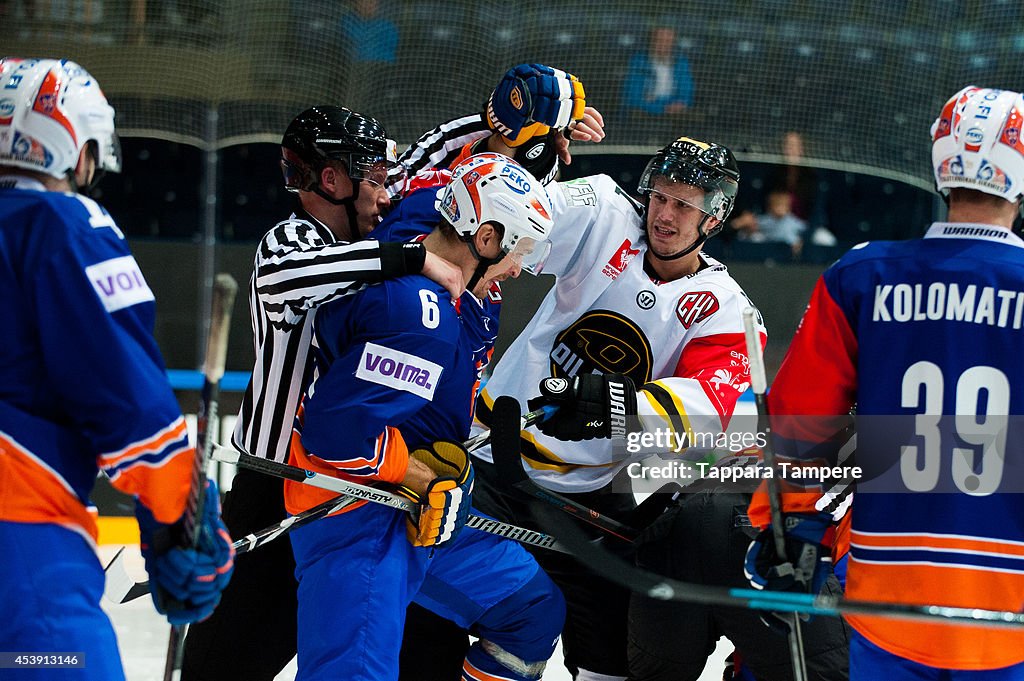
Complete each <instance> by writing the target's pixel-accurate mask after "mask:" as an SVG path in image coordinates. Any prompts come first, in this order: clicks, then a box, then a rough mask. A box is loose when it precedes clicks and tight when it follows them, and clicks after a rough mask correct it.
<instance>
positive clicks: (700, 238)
mask: <svg viewBox="0 0 1024 681" xmlns="http://www.w3.org/2000/svg"><path fill="white" fill-rule="evenodd" d="M710 219H711V216H710V215H708V214H707V213H705V214H704V219H703V220H701V221H700V224H699V225H697V238H696V239H695V240H694V242H693V243H692V244H690V245H689V246H688V247H686V248H685V249H683V250H681V251H679V252H678V253H673V254H672V255H660V254H658V253H655V252H654V249H653V248H649V249H647V252H648V253H650V254H651V255H653V256H654V257H655V258H657V259H658V260H678V259H679V258H682V257H683V256H684V255H689V254H690V253H693V252H694V251H695V250H697V249H698V248H700V247H701V246H703V245H704V242H705V241H707V240H708V236H709V235H708V234H707V232H705V231H704V225H705V224H706V223H707V221H708V220H710ZM647 240H648V241H650V237H649V236H648V237H647Z"/></svg>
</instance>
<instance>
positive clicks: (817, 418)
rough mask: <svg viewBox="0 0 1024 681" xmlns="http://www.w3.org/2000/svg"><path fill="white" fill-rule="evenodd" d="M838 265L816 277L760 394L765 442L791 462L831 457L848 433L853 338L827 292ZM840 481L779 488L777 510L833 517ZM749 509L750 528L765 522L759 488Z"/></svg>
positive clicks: (841, 504)
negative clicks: (768, 430)
mask: <svg viewBox="0 0 1024 681" xmlns="http://www.w3.org/2000/svg"><path fill="white" fill-rule="evenodd" d="M840 263H842V261H840ZM838 265H839V263H837V264H836V265H833V266H832V268H830V269H829V270H828V271H826V272H825V274H823V275H822V276H821V277H820V278H819V279H818V282H817V284H816V285H815V287H814V291H813V293H812V294H811V300H810V303H809V304H808V305H807V309H806V311H805V312H804V316H803V319H802V320H801V322H800V325H799V326H798V327H797V331H796V334H795V335H794V337H793V342H792V343H791V344H790V346H789V350H788V351H787V352H786V356H785V358H784V359H783V361H782V366H781V367H780V368H779V372H778V374H776V376H775V381H774V382H773V383H772V387H771V390H770V391H769V393H768V408H769V411H770V413H771V415H772V416H771V420H772V434H773V438H772V446H773V447H775V452H776V455H777V456H780V457H785V458H789V459H791V460H795V461H798V460H803V459H806V458H808V457H815V458H817V457H821V456H825V457H827V458H829V459H831V457H832V456H833V455H834V454H837V453H841V452H842V449H841V447H842V446H843V445H844V444H846V442H847V439H848V437H847V428H848V426H849V425H850V416H849V414H850V411H851V409H852V408H853V406H854V402H855V400H856V386H857V367H856V362H857V339H856V337H855V336H854V333H853V329H852V328H851V326H850V322H849V319H848V317H847V316H846V313H845V312H844V311H843V308H842V306H841V304H840V302H839V301H838V300H837V298H836V297H835V296H834V295H833V293H832V290H834V289H835V288H836V286H837V282H838V277H839V276H840V269H839V267H838ZM829 463H831V461H829ZM841 484H842V485H843V488H842V489H840V490H837V491H835V492H834V493H833V492H830V491H829V490H810V491H804V490H801V489H796V488H793V487H792V486H787V487H786V488H785V490H784V491H786V494H784V495H783V505H784V508H785V510H786V511H787V512H790V513H821V512H825V513H829V514H831V515H833V517H834V518H835V519H839V518H841V517H843V515H844V514H845V512H846V508H847V506H848V505H849V496H850V494H851V491H850V489H849V488H850V487H851V486H850V485H847V484H845V483H841ZM830 494H831V496H829V495H830ZM833 497H834V498H833ZM750 515H751V522H752V523H754V525H755V526H760V527H763V526H766V525H768V523H769V522H770V518H769V509H768V498H767V496H766V495H765V494H764V492H763V490H761V491H759V492H758V493H757V494H756V495H755V496H754V499H753V501H752V502H751V507H750Z"/></svg>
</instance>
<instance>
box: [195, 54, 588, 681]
mask: <svg viewBox="0 0 1024 681" xmlns="http://www.w3.org/2000/svg"><path fill="white" fill-rule="evenodd" d="M545 68H546V67H545ZM511 73H512V72H511V71H510V74H511ZM510 74H506V77H505V78H503V79H502V82H503V83H507V85H506V89H511V88H512V87H514V86H518V87H521V88H522V90H521V91H520V94H521V95H522V98H521V99H519V100H518V101H520V102H521V103H524V105H522V106H520V107H519V108H518V109H516V108H514V107H511V106H501V105H500V104H499V105H498V106H497V107H494V106H492V107H491V112H492V117H489V118H486V120H485V117H482V116H470V117H465V118H463V119H459V122H458V123H457V124H454V125H451V126H448V127H447V128H446V130H445V131H444V132H441V133H438V134H437V135H436V136H433V137H431V139H429V140H421V141H423V142H424V144H427V145H429V152H428V153H421V150H420V148H419V147H416V148H414V149H412V150H411V151H412V152H415V156H412V154H409V153H407V154H405V155H403V157H402V163H401V164H399V165H396V164H394V163H393V162H392V160H393V159H390V158H388V151H389V142H388V140H387V137H386V134H385V132H384V130H383V128H382V127H381V126H380V124H379V123H378V122H377V121H375V120H374V119H372V118H369V117H366V116H362V115H360V114H357V113H354V112H350V111H348V110H346V109H342V108H341V107H335V106H321V107H314V108H312V109H310V110H307V111H306V112H303V113H302V114H300V115H299V116H298V117H297V118H296V119H295V120H294V121H293V122H292V123H291V125H290V126H289V128H288V130H287V131H286V133H285V136H284V139H283V141H282V154H283V156H284V158H282V168H283V170H284V174H285V184H286V186H287V187H288V188H289V189H290V190H291V191H293V192H294V193H295V194H296V195H297V198H298V202H299V207H298V209H297V210H296V213H295V214H294V215H293V216H292V217H291V218H289V219H288V220H285V221H283V222H281V223H279V224H278V225H277V226H276V227H275V228H274V229H273V230H271V231H270V232H268V233H267V235H266V236H265V237H264V239H263V241H262V242H261V244H260V246H259V248H258V249H257V254H256V261H255V263H254V276H253V279H252V282H251V290H250V306H251V308H252V321H253V334H254V337H255V342H256V357H257V364H256V367H255V368H254V371H253V377H252V379H251V381H250V385H249V386H248V388H247V390H246V394H245V398H244V400H243V403H242V406H241V409H240V412H239V419H238V424H237V426H236V429H235V433H234V435H233V438H232V442H233V444H234V446H235V447H236V448H237V449H239V451H242V452H245V453H248V454H251V455H254V456H266V457H270V458H274V459H276V460H278V461H283V460H285V459H286V458H287V452H288V438H289V436H290V433H291V427H292V421H293V420H294V415H295V411H296V409H297V407H298V403H299V399H300V398H301V396H302V393H303V391H304V389H305V386H306V385H307V384H308V382H309V380H310V378H311V376H312V368H311V365H310V364H311V360H310V359H309V343H310V337H311V331H310V329H311V323H312V313H313V312H314V310H315V307H316V306H317V305H319V304H321V303H323V302H326V301H329V300H333V299H334V298H336V297H340V296H343V295H346V294H349V293H352V292H354V291H356V290H359V288H361V286H362V285H363V284H364V283H365V282H367V281H378V280H380V279H382V278H389V277H394V276H398V275H401V274H404V273H406V272H409V273H414V272H416V271H417V269H416V268H417V267H418V266H419V263H421V262H422V263H423V274H425V275H426V276H428V277H429V278H431V279H433V280H435V281H438V282H444V283H445V286H446V289H447V290H449V291H450V292H451V293H454V294H457V293H459V291H460V290H461V288H460V287H462V286H464V285H465V282H464V281H462V280H461V275H459V276H458V278H453V277H452V276H451V270H452V268H451V266H450V265H449V266H447V267H445V263H444V261H443V260H441V259H440V258H438V257H437V256H435V255H433V254H431V253H426V252H425V251H424V250H423V248H422V246H420V245H418V244H405V245H401V244H397V243H385V242H381V241H380V240H379V239H378V240H376V241H365V242H362V243H354V242H353V243H349V241H350V240H358V239H360V238H362V237H364V236H366V234H367V232H368V231H369V230H370V229H372V228H373V227H375V226H376V224H377V221H378V219H379V216H380V214H381V213H382V212H384V210H385V209H386V207H387V205H388V200H387V199H388V195H387V193H386V192H384V191H383V190H382V188H381V185H382V184H383V182H384V180H383V179H382V176H383V174H385V173H386V175H387V183H388V187H389V189H390V190H392V191H395V192H401V191H403V190H404V189H405V187H406V182H405V176H406V168H408V169H409V172H415V171H416V170H419V169H421V168H423V167H424V166H425V164H428V163H434V162H437V160H438V159H439V158H443V157H448V160H449V161H452V160H453V159H455V157H456V156H457V155H458V153H459V151H460V150H461V149H462V146H463V145H464V144H466V143H467V142H468V141H472V140H478V139H486V138H488V136H490V135H491V128H492V127H493V126H496V125H501V126H503V127H506V128H508V129H520V128H522V127H524V126H527V125H532V126H535V127H534V128H533V131H534V132H538V133H540V132H543V133H546V132H547V128H546V127H544V126H556V127H557V126H558V124H559V123H560V121H561V120H562V119H563V118H567V119H568V120H576V119H578V118H580V117H581V116H583V118H584V119H585V121H586V125H584V126H582V127H581V128H580V130H579V132H577V133H574V134H575V135H576V136H577V137H579V138H581V139H584V138H589V137H590V136H592V135H593V136H596V135H599V134H601V130H600V123H599V122H598V121H599V118H600V114H598V113H597V112H596V111H593V110H589V109H587V110H585V109H584V100H583V91H582V87H581V86H580V87H577V86H575V85H573V83H578V81H576V80H575V78H574V77H572V76H571V75H569V74H566V73H564V72H561V71H555V70H553V69H547V70H545V71H543V72H539V71H538V72H537V73H535V74H533V77H529V78H521V77H518V76H516V77H515V79H513V77H512V76H511V75H510ZM509 99H512V98H511V97H509ZM584 110H585V113H583V114H581V111H584ZM487 121H491V122H490V124H488V122H487ZM561 125H562V126H564V125H565V123H564V122H562V123H561ZM537 126H541V127H537ZM560 131H561V128H559V132H560ZM546 139H547V141H548V145H549V147H550V148H553V147H555V146H556V145H557V146H558V147H559V148H561V142H559V141H558V140H559V139H562V138H561V137H560V136H559V138H557V139H556V138H555V137H554V136H553V135H548V136H547V137H546ZM533 145H534V146H530V147H529V149H534V148H535V145H536V143H533ZM562 153H563V154H567V152H566V151H563V152H562ZM551 156H553V154H551V153H545V154H542V155H541V156H540V158H550V157H551ZM551 165H552V166H554V162H553V160H552V163H551ZM432 207H433V206H432V202H431V208H432ZM434 215H435V216H436V213H435V214H434ZM431 226H433V223H431V225H430V226H428V227H427V228H426V231H429V227H431ZM375 238H376V237H375ZM407 238H408V234H407V233H401V234H400V235H399V236H397V237H394V238H389V239H388V241H391V240H394V241H399V240H401V241H405V240H406V239H407ZM495 333H496V327H495ZM281 498H282V497H281V483H280V482H279V481H275V480H273V479H272V478H267V477H265V476H261V475H259V474H256V473H248V472H245V471H239V472H238V473H237V474H236V475H235V479H234V482H233V485H232V489H231V491H230V492H228V494H227V497H226V499H225V520H226V522H227V524H228V526H229V527H230V528H231V530H232V533H233V534H234V536H242V535H244V534H247V533H249V532H252V531H255V530H258V529H261V528H263V527H266V526H268V525H271V524H273V523H275V522H278V521H280V520H282V519H283V518H284V516H285V511H284V507H283V502H282V501H281ZM257 555H258V558H254V559H245V560H243V561H240V565H241V567H240V568H239V569H238V572H237V573H236V575H235V578H234V581H233V586H232V587H231V588H230V589H229V590H228V591H227V592H226V594H225V599H224V602H223V603H222V604H221V607H220V608H218V610H217V613H216V614H215V616H214V617H212V618H210V619H209V620H208V621H206V622H204V623H202V624H201V625H199V626H195V627H192V628H191V630H190V632H189V637H188V639H187V640H186V645H185V658H184V664H183V670H182V678H183V681H205V680H207V679H209V680H210V681H213V680H216V679H222V678H225V677H227V676H229V675H231V674H242V675H245V676H246V678H248V679H253V680H256V681H258V680H259V679H265V680H266V681H270V680H271V679H273V678H274V677H275V676H276V675H277V674H278V672H279V671H280V670H281V669H282V668H283V667H284V666H285V665H286V664H287V663H288V661H289V660H291V658H292V657H294V656H295V610H296V600H295V589H296V582H295V580H294V577H293V575H294V572H295V563H294V559H293V557H292V552H291V549H290V547H289V546H288V545H287V543H284V542H281V543H278V542H274V543H270V544H268V545H267V546H265V547H262V548H261V549H260V551H259V553H258V554H257ZM254 609H258V610H259V612H260V613H261V615H260V616H258V617H257V616H254ZM461 658H462V656H461V655H459V656H458V659H459V660H461Z"/></svg>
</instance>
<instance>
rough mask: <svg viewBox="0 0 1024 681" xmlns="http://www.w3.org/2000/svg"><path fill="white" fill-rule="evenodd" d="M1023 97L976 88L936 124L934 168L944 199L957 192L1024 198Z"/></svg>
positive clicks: (948, 107) (959, 97)
mask: <svg viewBox="0 0 1024 681" xmlns="http://www.w3.org/2000/svg"><path fill="white" fill-rule="evenodd" d="M1022 126H1024V97H1021V95H1020V93H1019V92H1013V91H1010V90H993V89H990V88H979V87H975V86H973V85H972V86H968V87H965V88H964V89H963V90H961V91H960V92H958V93H956V94H955V95H954V96H953V97H952V98H950V100H949V101H947V102H946V104H945V106H943V107H942V113H940V114H939V117H938V118H937V119H936V120H935V123H933V124H932V131H931V132H932V168H933V169H934V171H935V185H936V187H937V188H938V190H939V191H940V192H942V194H943V195H947V194H948V193H949V190H950V189H951V188H953V187H963V188H965V189H973V190H975V191H979V192H984V193H986V194H992V195H994V196H998V197H1000V198H1003V199H1006V200H1007V201H1009V202H1011V203H1014V202H1016V201H1017V199H1018V198H1020V197H1021V196H1022V195H1024V139H1022V135H1021V128H1022Z"/></svg>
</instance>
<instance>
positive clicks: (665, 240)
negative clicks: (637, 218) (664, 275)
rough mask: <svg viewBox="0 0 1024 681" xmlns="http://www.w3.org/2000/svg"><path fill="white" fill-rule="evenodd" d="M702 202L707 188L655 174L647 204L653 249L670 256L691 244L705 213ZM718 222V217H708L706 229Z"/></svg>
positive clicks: (648, 224)
mask: <svg viewBox="0 0 1024 681" xmlns="http://www.w3.org/2000/svg"><path fill="white" fill-rule="evenodd" d="M703 203H704V191H703V190H702V189H700V188H699V187H694V186H692V185H688V184H681V183H679V182H672V181H671V180H668V179H665V178H663V177H658V178H656V179H655V180H654V189H653V190H652V191H651V193H650V201H649V203H648V206H647V240H648V243H649V245H650V248H651V250H652V251H654V252H655V253H656V254H657V255H663V256H669V255H673V254H674V253H678V252H679V251H682V250H685V249H686V248H688V247H689V246H690V244H692V243H693V242H694V240H696V238H697V227H698V226H699V225H700V223H701V220H703V219H704V218H705V217H706V214H705V213H704V212H703V211H702V210H701V209H700V208H699V207H698V206H701V205H703ZM717 223H718V220H716V219H715V218H709V219H708V221H707V223H705V225H704V231H705V232H706V231H708V230H709V229H711V227H713V226H714V225H716V224H717Z"/></svg>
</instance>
